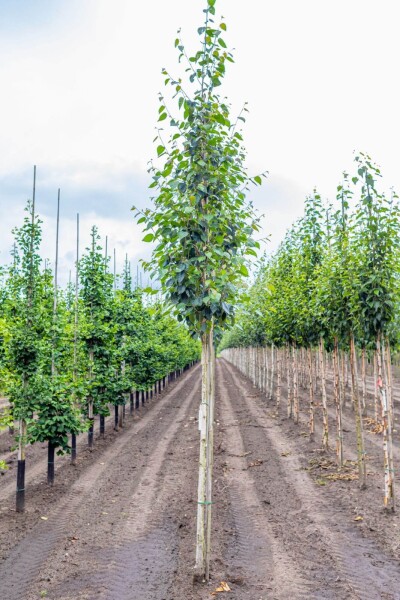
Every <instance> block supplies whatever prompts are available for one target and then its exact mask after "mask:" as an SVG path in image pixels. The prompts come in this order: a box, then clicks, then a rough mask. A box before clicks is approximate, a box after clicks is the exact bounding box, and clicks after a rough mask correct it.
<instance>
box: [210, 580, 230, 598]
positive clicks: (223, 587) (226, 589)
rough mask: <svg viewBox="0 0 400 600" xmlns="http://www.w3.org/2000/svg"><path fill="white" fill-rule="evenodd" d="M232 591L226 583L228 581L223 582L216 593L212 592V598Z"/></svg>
mask: <svg viewBox="0 0 400 600" xmlns="http://www.w3.org/2000/svg"><path fill="white" fill-rule="evenodd" d="M230 591H231V588H230V587H229V585H228V584H227V583H226V581H221V583H220V584H219V586H218V587H217V589H216V590H215V591H214V592H212V594H211V596H216V595H217V594H220V593H221V592H230Z"/></svg>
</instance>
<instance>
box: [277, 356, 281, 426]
mask: <svg viewBox="0 0 400 600" xmlns="http://www.w3.org/2000/svg"><path fill="white" fill-rule="evenodd" d="M276 368H277V386H276V414H279V408H280V404H281V388H282V351H281V349H280V348H277V351H276Z"/></svg>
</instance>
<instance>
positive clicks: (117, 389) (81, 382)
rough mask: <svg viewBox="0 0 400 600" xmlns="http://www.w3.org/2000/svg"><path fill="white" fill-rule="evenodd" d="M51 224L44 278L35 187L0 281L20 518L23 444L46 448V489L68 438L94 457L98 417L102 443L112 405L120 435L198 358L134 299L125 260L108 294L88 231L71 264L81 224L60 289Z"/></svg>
mask: <svg viewBox="0 0 400 600" xmlns="http://www.w3.org/2000/svg"><path fill="white" fill-rule="evenodd" d="M58 205H59V203H58ZM58 223H59V219H58V218H57V248H56V249H55V254H56V260H55V261H54V263H53V264H54V267H53V268H51V267H50V263H49V262H48V261H45V262H44V261H42V259H41V255H40V243H41V238H42V222H41V220H40V218H39V217H38V215H37V214H36V212H35V186H34V193H33V200H32V201H29V202H28V205H27V207H26V217H25V219H24V222H23V224H22V226H21V227H19V228H17V229H15V230H14V234H15V244H14V246H13V250H12V262H11V264H10V265H9V267H8V268H6V269H3V271H2V285H1V289H0V390H1V394H2V395H4V396H5V397H6V398H7V399H8V401H9V405H8V407H7V408H6V409H5V410H3V413H2V420H3V426H4V425H10V427H12V424H13V422H18V431H17V432H16V440H17V442H18V449H19V451H18V481H17V510H23V508H24V488H25V484H24V481H25V446H26V444H28V443H30V444H32V443H34V442H37V441H38V442H47V443H48V481H49V483H50V484H51V483H52V482H53V479H54V455H55V452H57V453H58V454H63V453H70V452H71V450H72V458H73V459H74V458H75V456H76V436H77V435H78V434H79V433H82V432H84V431H88V444H89V448H92V446H93V425H94V418H95V416H96V415H99V418H100V433H101V434H104V425H105V417H106V416H108V415H109V414H110V405H114V407H115V426H116V428H118V424H121V421H122V417H123V414H124V412H125V408H124V407H125V404H126V403H127V401H129V400H130V402H131V407H132V406H133V402H135V403H136V406H138V404H139V394H140V393H141V395H142V401H143V400H144V399H145V397H148V396H149V394H151V395H152V394H153V392H154V391H156V384H157V383H158V389H157V391H160V389H161V382H163V385H165V383H166V379H165V378H166V377H167V376H168V375H169V374H170V373H173V372H176V371H182V370H183V369H184V368H185V367H186V366H187V365H190V364H191V363H193V362H194V361H196V360H197V359H198V356H199V344H198V342H196V341H194V340H193V339H192V338H191V336H190V335H189V333H188V330H187V328H186V327H185V326H184V325H182V324H179V323H178V322H177V321H176V319H175V318H174V317H172V316H171V315H170V313H169V311H168V309H167V308H166V306H165V304H163V303H162V301H160V300H158V301H155V302H152V303H151V304H149V303H148V302H146V300H145V298H146V296H145V294H144V293H143V291H142V289H140V288H138V287H136V288H135V287H134V286H133V282H132V276H131V271H130V264H129V262H128V260H127V259H126V261H125V266H124V271H123V274H122V276H121V277H120V278H119V280H120V281H119V285H118V286H117V285H116V275H115V273H114V275H112V274H111V273H110V270H109V260H110V259H109V257H108V255H107V252H104V250H103V248H102V247H101V245H100V237H99V234H98V232H97V229H96V227H93V228H92V230H91V243H90V246H89V247H88V248H86V249H85V251H84V252H83V254H82V256H79V219H78V220H77V223H78V227H77V234H78V235H77V261H76V264H77V269H76V276H75V278H74V282H72V281H70V282H69V284H68V285H67V287H66V288H65V289H61V288H60V287H59V286H58V285H57V277H58V273H57V270H58ZM70 279H71V278H70ZM117 287H118V289H117ZM145 394H146V396H145ZM119 407H120V410H119Z"/></svg>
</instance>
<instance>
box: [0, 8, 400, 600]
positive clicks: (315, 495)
mask: <svg viewBox="0 0 400 600" xmlns="http://www.w3.org/2000/svg"><path fill="white" fill-rule="evenodd" d="M203 15H204V17H203V24H202V26H201V27H199V28H198V30H197V33H198V37H199V43H198V49H197V51H195V52H194V53H192V54H190V53H188V51H187V50H186V46H185V44H184V42H183V40H182V36H181V32H180V30H179V31H178V34H177V37H176V38H175V42H174V47H175V49H176V51H177V53H178V74H177V75H175V74H174V73H172V72H171V71H170V70H169V69H167V68H163V69H162V76H163V84H164V87H163V89H164V90H165V91H164V93H160V95H159V109H158V116H157V117H156V118H157V126H156V137H155V139H154V142H155V144H156V152H155V154H156V156H155V158H154V160H151V161H150V163H149V169H148V173H149V178H150V183H149V189H150V193H151V194H153V196H152V198H151V199H149V205H148V206H146V207H145V208H140V207H139V208H138V207H130V206H128V207H127V211H128V210H129V208H131V210H132V211H133V214H132V213H131V218H132V222H133V218H136V219H137V220H138V223H139V224H141V225H142V226H143V236H144V237H143V241H144V242H148V243H150V244H152V251H151V256H150V258H147V260H142V261H141V266H142V267H143V268H144V269H145V270H146V271H147V272H148V273H149V276H150V277H151V278H152V280H153V284H154V285H153V284H152V287H150V286H148V287H147V288H144V289H143V287H142V285H141V278H140V277H139V267H137V269H136V278H135V276H134V275H133V273H132V266H131V261H130V257H129V256H128V255H126V256H125V261H124V267H123V270H122V273H118V272H117V270H116V253H115V250H114V249H110V248H109V247H108V238H107V237H106V238H105V240H104V238H102V237H101V235H103V232H101V233H100V232H99V230H98V228H97V227H96V226H95V225H93V227H92V228H91V230H90V242H89V244H88V245H87V247H82V244H81V238H82V231H81V225H80V217H79V214H78V215H76V243H75V247H74V248H73V249H71V251H73V254H74V259H75V264H74V269H73V271H71V272H70V274H69V279H68V284H67V285H65V286H61V285H60V281H62V280H64V281H65V280H66V279H67V278H66V277H65V275H66V274H61V273H59V264H60V261H59V248H60V244H59V238H60V231H62V229H60V221H62V206H63V204H62V203H63V196H62V194H61V191H60V189H58V193H57V194H55V199H57V202H56V203H55V211H54V212H55V215H56V216H55V229H56V230H55V239H56V242H55V247H54V257H53V258H52V259H51V260H49V259H44V258H43V256H42V244H41V242H42V237H43V236H45V235H46V234H48V233H49V232H48V231H46V229H45V228H44V226H43V222H42V220H41V218H40V206H41V204H40V189H38V190H37V189H36V187H37V186H36V167H34V171H33V188H32V196H31V199H30V200H28V202H27V204H26V216H25V219H23V222H22V223H18V224H16V227H15V229H13V235H14V244H13V247H12V252H11V260H10V263H9V264H7V265H4V266H2V267H1V268H0V600H37V599H39V598H48V599H49V600H94V599H98V600H206V599H212V598H219V597H223V596H225V595H226V596H227V598H232V599H236V600H246V599H249V600H287V599H289V598H290V599H291V598H293V599H294V600H400V517H399V510H398V499H397V494H398V483H399V477H398V472H399V471H398V468H399V467H398V465H399V462H400V437H399V431H400V430H399V427H400V423H399V418H400V417H399V405H400V367H399V352H400V335H399V334H400V310H399V308H400V286H399V282H400V243H399V240H400V235H399V234H400V206H399V201H398V200H399V199H398V196H397V194H396V192H395V191H394V190H392V189H389V191H388V190H386V188H385V185H386V182H385V181H384V179H383V177H382V173H381V170H380V168H379V167H378V166H377V165H376V164H375V163H374V162H373V160H372V159H371V158H370V156H369V155H368V154H366V153H363V152H357V153H355V155H354V163H353V171H352V172H349V173H348V172H344V173H342V176H341V178H340V182H339V185H338V186H337V189H336V198H335V200H334V201H333V202H331V201H329V200H327V201H324V200H323V199H322V198H321V195H320V194H319V193H318V191H317V190H316V189H314V190H313V192H312V194H310V195H309V196H307V198H306V199H305V203H304V214H303V216H302V217H301V218H300V219H299V220H297V221H296V222H295V223H294V224H293V225H292V227H291V228H290V229H289V230H288V232H287V234H286V236H285V238H284V239H283V241H282V243H281V245H280V246H279V248H278V249H277V251H276V252H274V253H272V254H271V253H270V254H264V255H262V256H260V250H261V244H262V240H260V239H259V236H261V217H260V216H259V215H258V214H257V213H256V212H255V211H254V208H253V204H252V202H251V200H250V199H249V197H248V193H249V192H250V190H251V188H252V187H253V186H256V187H258V186H260V185H261V184H262V183H263V178H265V177H266V176H267V173H266V172H265V173H261V174H255V175H254V174H252V175H249V174H248V172H247V167H246V156H247V152H246V149H245V147H244V142H243V135H242V129H241V127H242V124H243V123H244V122H245V118H246V113H247V112H248V110H247V105H246V103H245V104H244V105H243V107H242V109H241V110H240V111H239V113H238V114H237V115H232V109H231V106H230V104H229V103H228V100H227V99H226V98H225V97H224V96H223V95H221V94H220V92H219V88H220V86H221V85H222V82H223V79H224V76H225V73H226V69H227V68H230V67H231V65H232V63H234V58H233V54H232V53H231V52H230V51H229V49H228V46H227V43H226V41H225V35H226V32H227V25H226V23H225V20H224V19H223V18H222V17H218V16H217V13H216V0H206V1H205V8H204V10H203ZM182 67H183V72H182ZM179 73H181V74H179ZM128 214H129V213H128ZM133 215H134V216H133ZM270 226H271V228H272V227H273V226H274V225H273V223H271V224H270ZM149 254H150V253H149ZM112 255H113V258H114V260H112V259H111V256H112ZM61 275H62V276H61ZM250 276H251V277H250ZM246 278H248V279H246Z"/></svg>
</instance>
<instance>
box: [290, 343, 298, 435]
mask: <svg viewBox="0 0 400 600" xmlns="http://www.w3.org/2000/svg"><path fill="white" fill-rule="evenodd" d="M292 357H293V416H294V422H295V423H296V425H298V423H299V383H298V375H299V374H298V364H297V348H296V345H295V344H293V345H292Z"/></svg>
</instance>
